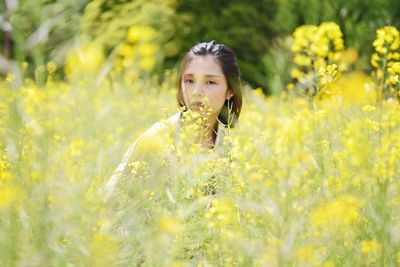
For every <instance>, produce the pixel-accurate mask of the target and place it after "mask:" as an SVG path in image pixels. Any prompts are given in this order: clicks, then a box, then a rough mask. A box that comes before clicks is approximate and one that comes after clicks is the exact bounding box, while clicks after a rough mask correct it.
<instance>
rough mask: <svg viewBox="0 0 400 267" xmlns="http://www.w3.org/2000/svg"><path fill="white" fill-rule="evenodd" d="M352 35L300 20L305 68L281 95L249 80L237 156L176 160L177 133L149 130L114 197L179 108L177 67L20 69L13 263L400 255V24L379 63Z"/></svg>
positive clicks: (15, 102) (6, 162) (5, 232)
mask: <svg viewBox="0 0 400 267" xmlns="http://www.w3.org/2000/svg"><path fill="white" fill-rule="evenodd" d="M396 32H397V33H396ZM313 36H314V37H313ZM315 36H317V37H315ZM388 36H389V37H388ZM325 37H326V38H325ZM315 38H317V40H316V39H315ZM341 38H342V36H341V33H340V29H338V28H337V27H335V26H334V25H333V24H321V25H320V26H313V27H311V28H299V29H298V30H297V31H296V32H295V33H294V35H293V40H294V42H293V46H292V51H293V53H294V63H295V64H296V67H295V69H294V70H293V71H292V78H293V82H292V83H290V84H289V85H288V88H287V90H285V91H284V92H283V93H282V94H278V95H274V96H270V97H266V96H265V95H264V94H263V93H262V92H261V90H260V89H256V90H251V88H249V87H248V86H245V87H244V92H243V93H244V104H243V111H242V114H241V117H240V119H239V123H238V124H237V126H236V127H235V128H233V129H230V131H231V135H230V136H229V137H227V138H226V140H225V142H226V143H228V144H230V146H229V147H228V148H227V149H228V150H227V154H226V156H223V157H214V156H213V154H212V152H204V151H198V150H196V149H192V148H187V149H186V148H182V149H186V150H183V151H181V152H182V153H180V156H181V158H180V160H179V161H178V162H176V163H175V164H176V165H175V167H174V168H167V167H166V168H164V166H163V162H162V159H160V158H159V157H158V152H160V151H161V150H163V149H164V143H163V140H162V139H160V140H149V142H145V143H144V144H143V146H142V148H141V149H142V150H143V151H144V152H146V153H148V154H149V155H150V156H149V157H148V158H147V160H146V161H137V162H133V163H132V171H131V174H132V175H130V176H129V178H130V179H127V180H124V181H121V185H122V186H120V188H119V190H118V194H116V196H115V197H114V198H113V199H112V200H111V201H110V200H108V199H106V197H105V194H104V187H105V184H106V183H107V181H108V178H109V177H110V175H111V174H112V172H113V171H114V170H115V167H116V166H117V164H118V163H119V162H120V160H121V158H122V156H123V154H124V152H125V151H126V149H127V148H128V146H129V145H130V144H131V143H132V142H133V141H134V140H135V139H136V138H137V137H138V136H139V135H140V134H141V133H143V131H145V130H146V129H148V128H149V127H150V126H151V125H152V124H153V123H155V122H157V121H160V120H163V119H166V118H168V117H169V116H171V115H173V114H174V113H176V112H178V108H177V107H176V106H177V105H176V100H175V90H176V88H175V81H176V72H174V71H166V72H165V79H164V80H163V82H160V83H158V82H155V81H154V80H152V79H150V78H149V77H146V76H143V75H141V74H140V75H139V74H138V75H133V76H129V77H133V78H128V77H127V76H125V78H124V79H123V78H120V79H111V78H110V79H108V78H104V79H100V80H99V79H91V78H90V76H88V77H87V79H79V80H78V79H71V80H68V81H59V80H57V79H55V78H54V75H53V74H54V71H55V68H56V66H54V65H53V64H51V63H49V64H47V65H46V66H44V67H42V68H39V69H37V70H36V79H32V80H30V79H26V80H24V81H23V82H22V83H20V84H18V83H17V80H16V78H15V77H14V76H13V75H9V76H8V77H7V78H6V79H4V80H2V81H0V265H1V266H138V265H141V266H397V265H400V194H399V190H400V179H399V178H400V168H399V166H400V105H399V102H398V90H399V79H398V77H399V76H398V75H399V73H400V68H399V66H400V63H399V43H400V42H399V33H398V31H397V30H395V29H393V28H385V29H380V30H378V31H377V39H376V41H375V42H374V44H373V46H374V49H376V52H375V53H374V54H373V56H372V60H371V64H372V66H373V68H374V71H373V72H372V73H371V75H366V74H363V73H360V72H356V71H349V70H350V69H351V66H350V64H351V62H350V63H349V62H346V61H345V60H343V53H344V51H345V47H344V44H343V43H342V41H341V40H342V39H341ZM325 41H326V42H328V44H327V46H326V45H325V43H324V42H325ZM316 44H322V45H320V46H318V45H316ZM329 44H334V45H329ZM371 45H372V44H371ZM326 47H328V48H327V50H324V49H325V48H326ZM91 51H93V50H91ZM346 52H347V53H348V52H349V51H346ZM346 55H349V54H346ZM341 57H342V58H341ZM348 58H349V57H346V59H348ZM74 64H77V63H74ZM96 64H98V63H96ZM149 64H150V63H149ZM143 66H147V67H148V65H146V64H145V63H143ZM89 69H90V68H89ZM90 71H92V70H91V69H90ZM301 92H303V93H304V94H303V95H302V94H301ZM160 166H161V167H160ZM211 191H212V192H211Z"/></svg>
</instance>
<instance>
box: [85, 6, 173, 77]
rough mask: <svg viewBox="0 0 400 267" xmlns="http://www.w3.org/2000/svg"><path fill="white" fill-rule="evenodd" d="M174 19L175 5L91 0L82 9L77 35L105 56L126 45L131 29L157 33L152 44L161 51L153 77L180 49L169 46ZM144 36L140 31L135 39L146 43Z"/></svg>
mask: <svg viewBox="0 0 400 267" xmlns="http://www.w3.org/2000/svg"><path fill="white" fill-rule="evenodd" d="M174 15H175V3H174V1H165V0H152V1H147V0H136V1H131V0H118V1H107V0H93V1H91V2H90V3H89V4H88V5H87V6H86V8H85V11H84V14H83V17H82V21H81V25H80V31H79V33H80V35H82V36H85V37H89V39H91V40H93V41H94V42H96V43H99V44H101V45H102V46H104V47H105V49H106V53H107V54H110V53H111V52H112V51H113V50H114V48H117V47H121V46H120V45H124V44H126V42H128V41H129V40H128V39H129V38H128V35H129V29H131V28H132V26H138V27H146V26H148V27H151V29H154V30H155V31H156V33H157V34H156V36H155V38H151V39H153V40H152V41H154V43H155V44H156V45H157V47H162V49H158V50H157V62H158V64H157V66H156V67H155V68H152V73H161V72H162V63H163V60H164V58H165V56H173V55H175V54H177V53H178V51H179V47H177V46H176V45H175V44H174V43H171V40H172V39H173V36H174V34H175V27H174V24H173V23H172V17H173V16H174ZM146 32H147V33H149V31H143V32H142V34H139V35H141V36H137V39H138V40H136V41H140V40H141V39H148V36H145V35H146ZM135 38H136V37H135ZM133 54H134V53H133Z"/></svg>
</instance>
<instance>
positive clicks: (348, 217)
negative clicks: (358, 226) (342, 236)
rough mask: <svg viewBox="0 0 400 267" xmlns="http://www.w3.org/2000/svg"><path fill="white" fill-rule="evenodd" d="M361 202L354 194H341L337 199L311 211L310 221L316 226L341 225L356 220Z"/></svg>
mask: <svg viewBox="0 0 400 267" xmlns="http://www.w3.org/2000/svg"><path fill="white" fill-rule="evenodd" d="M360 207H361V202H360V200H359V199H357V198H356V197H354V196H351V195H347V196H342V197H340V198H339V199H337V200H335V201H333V202H330V203H328V204H326V205H323V206H321V207H319V208H317V209H316V210H314V211H313V212H312V213H311V223H312V224H313V225H314V226H316V227H326V226H328V225H334V226H339V227H340V226H342V225H347V224H351V223H353V222H356V221H357V220H358V219H359V213H358V210H359V208H360Z"/></svg>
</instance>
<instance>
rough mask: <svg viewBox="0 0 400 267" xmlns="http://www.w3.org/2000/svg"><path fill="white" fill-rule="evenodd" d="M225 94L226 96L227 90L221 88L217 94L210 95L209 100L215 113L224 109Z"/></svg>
mask: <svg viewBox="0 0 400 267" xmlns="http://www.w3.org/2000/svg"><path fill="white" fill-rule="evenodd" d="M225 94H226V90H223V89H222V88H221V90H218V91H217V92H215V93H213V94H211V95H210V97H209V99H210V103H211V106H212V109H213V110H214V111H218V110H220V109H221V108H222V106H223V105H224V103H225Z"/></svg>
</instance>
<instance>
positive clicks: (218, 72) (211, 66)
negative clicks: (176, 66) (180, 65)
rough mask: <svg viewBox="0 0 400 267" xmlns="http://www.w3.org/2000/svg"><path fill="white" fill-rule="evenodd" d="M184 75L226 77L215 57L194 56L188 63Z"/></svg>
mask: <svg viewBox="0 0 400 267" xmlns="http://www.w3.org/2000/svg"><path fill="white" fill-rule="evenodd" d="M184 74H192V75H215V76H221V77H224V73H223V71H222V68H221V66H220V64H219V63H218V62H217V61H216V59H215V58H214V57H213V56H210V55H207V56H193V57H192V59H191V60H190V61H189V62H188V64H187V66H186V69H185V71H184Z"/></svg>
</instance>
